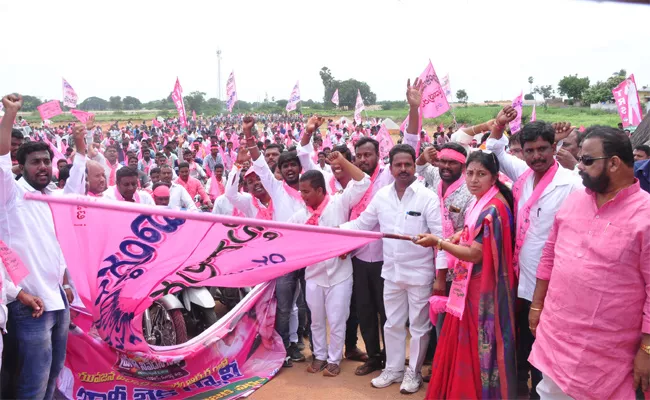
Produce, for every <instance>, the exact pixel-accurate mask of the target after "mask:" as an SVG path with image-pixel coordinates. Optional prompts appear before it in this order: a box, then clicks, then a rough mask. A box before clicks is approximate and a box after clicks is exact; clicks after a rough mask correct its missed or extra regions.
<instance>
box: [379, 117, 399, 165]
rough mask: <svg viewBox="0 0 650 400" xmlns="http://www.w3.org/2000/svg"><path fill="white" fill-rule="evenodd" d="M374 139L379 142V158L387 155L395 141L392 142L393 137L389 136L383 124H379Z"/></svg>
mask: <svg viewBox="0 0 650 400" xmlns="http://www.w3.org/2000/svg"><path fill="white" fill-rule="evenodd" d="M376 139H377V141H378V142H379V158H381V159H382V160H383V159H384V158H386V157H388V153H389V152H390V149H392V148H393V146H394V145H395V143H393V138H392V137H390V133H388V129H386V126H385V125H384V124H381V128H379V132H377V137H376Z"/></svg>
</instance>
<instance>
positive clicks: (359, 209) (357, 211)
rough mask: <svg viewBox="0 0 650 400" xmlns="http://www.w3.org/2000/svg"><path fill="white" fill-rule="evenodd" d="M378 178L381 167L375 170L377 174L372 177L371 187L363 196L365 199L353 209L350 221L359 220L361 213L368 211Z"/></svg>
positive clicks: (374, 173)
mask: <svg viewBox="0 0 650 400" xmlns="http://www.w3.org/2000/svg"><path fill="white" fill-rule="evenodd" d="M378 176H379V166H377V168H375V172H373V173H372V176H371V177H370V187H368V190H366V193H364V194H363V197H362V198H361V200H360V201H359V203H357V205H356V206H354V207H352V211H351V212H350V221H354V220H355V219H357V218H359V215H361V213H362V212H364V211H365V210H366V207H368V204H370V200H372V189H373V187H374V186H375V181H376V180H377V177H378Z"/></svg>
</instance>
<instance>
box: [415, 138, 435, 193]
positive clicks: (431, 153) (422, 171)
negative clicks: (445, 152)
mask: <svg viewBox="0 0 650 400" xmlns="http://www.w3.org/2000/svg"><path fill="white" fill-rule="evenodd" d="M437 159H438V152H437V151H436V149H435V148H434V147H427V148H425V149H424V150H423V151H422V153H420V156H419V157H418V159H417V161H416V162H415V172H417V174H418V175H420V176H423V177H424V181H425V182H426V183H427V184H428V185H429V187H431V188H433V190H436V189H437V188H435V187H434V185H435V184H436V182H438V181H439V179H440V171H439V170H438V168H437V167H434V166H433V165H432V164H433V162H434V161H436V160H437Z"/></svg>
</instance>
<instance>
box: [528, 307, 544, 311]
mask: <svg viewBox="0 0 650 400" xmlns="http://www.w3.org/2000/svg"><path fill="white" fill-rule="evenodd" d="M530 309H531V310H533V311H542V309H541V308H535V307H531V308H530Z"/></svg>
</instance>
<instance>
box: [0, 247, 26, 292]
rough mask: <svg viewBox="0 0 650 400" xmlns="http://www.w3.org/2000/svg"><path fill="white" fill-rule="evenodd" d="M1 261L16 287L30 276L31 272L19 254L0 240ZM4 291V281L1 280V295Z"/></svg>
mask: <svg viewBox="0 0 650 400" xmlns="http://www.w3.org/2000/svg"><path fill="white" fill-rule="evenodd" d="M0 260H2V263H3V264H4V266H5V269H6V270H7V273H8V274H9V277H10V278H11V280H12V281H13V283H14V284H15V285H18V284H19V283H20V281H22V280H23V279H24V278H25V277H26V276H27V275H29V270H28V269H27V267H25V264H23V261H22V260H21V259H20V257H19V256H18V254H16V252H14V251H13V250H11V248H9V246H7V245H6V244H5V242H3V241H2V240H0ZM2 290H4V288H3V280H2V279H1V278H0V293H2Z"/></svg>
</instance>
